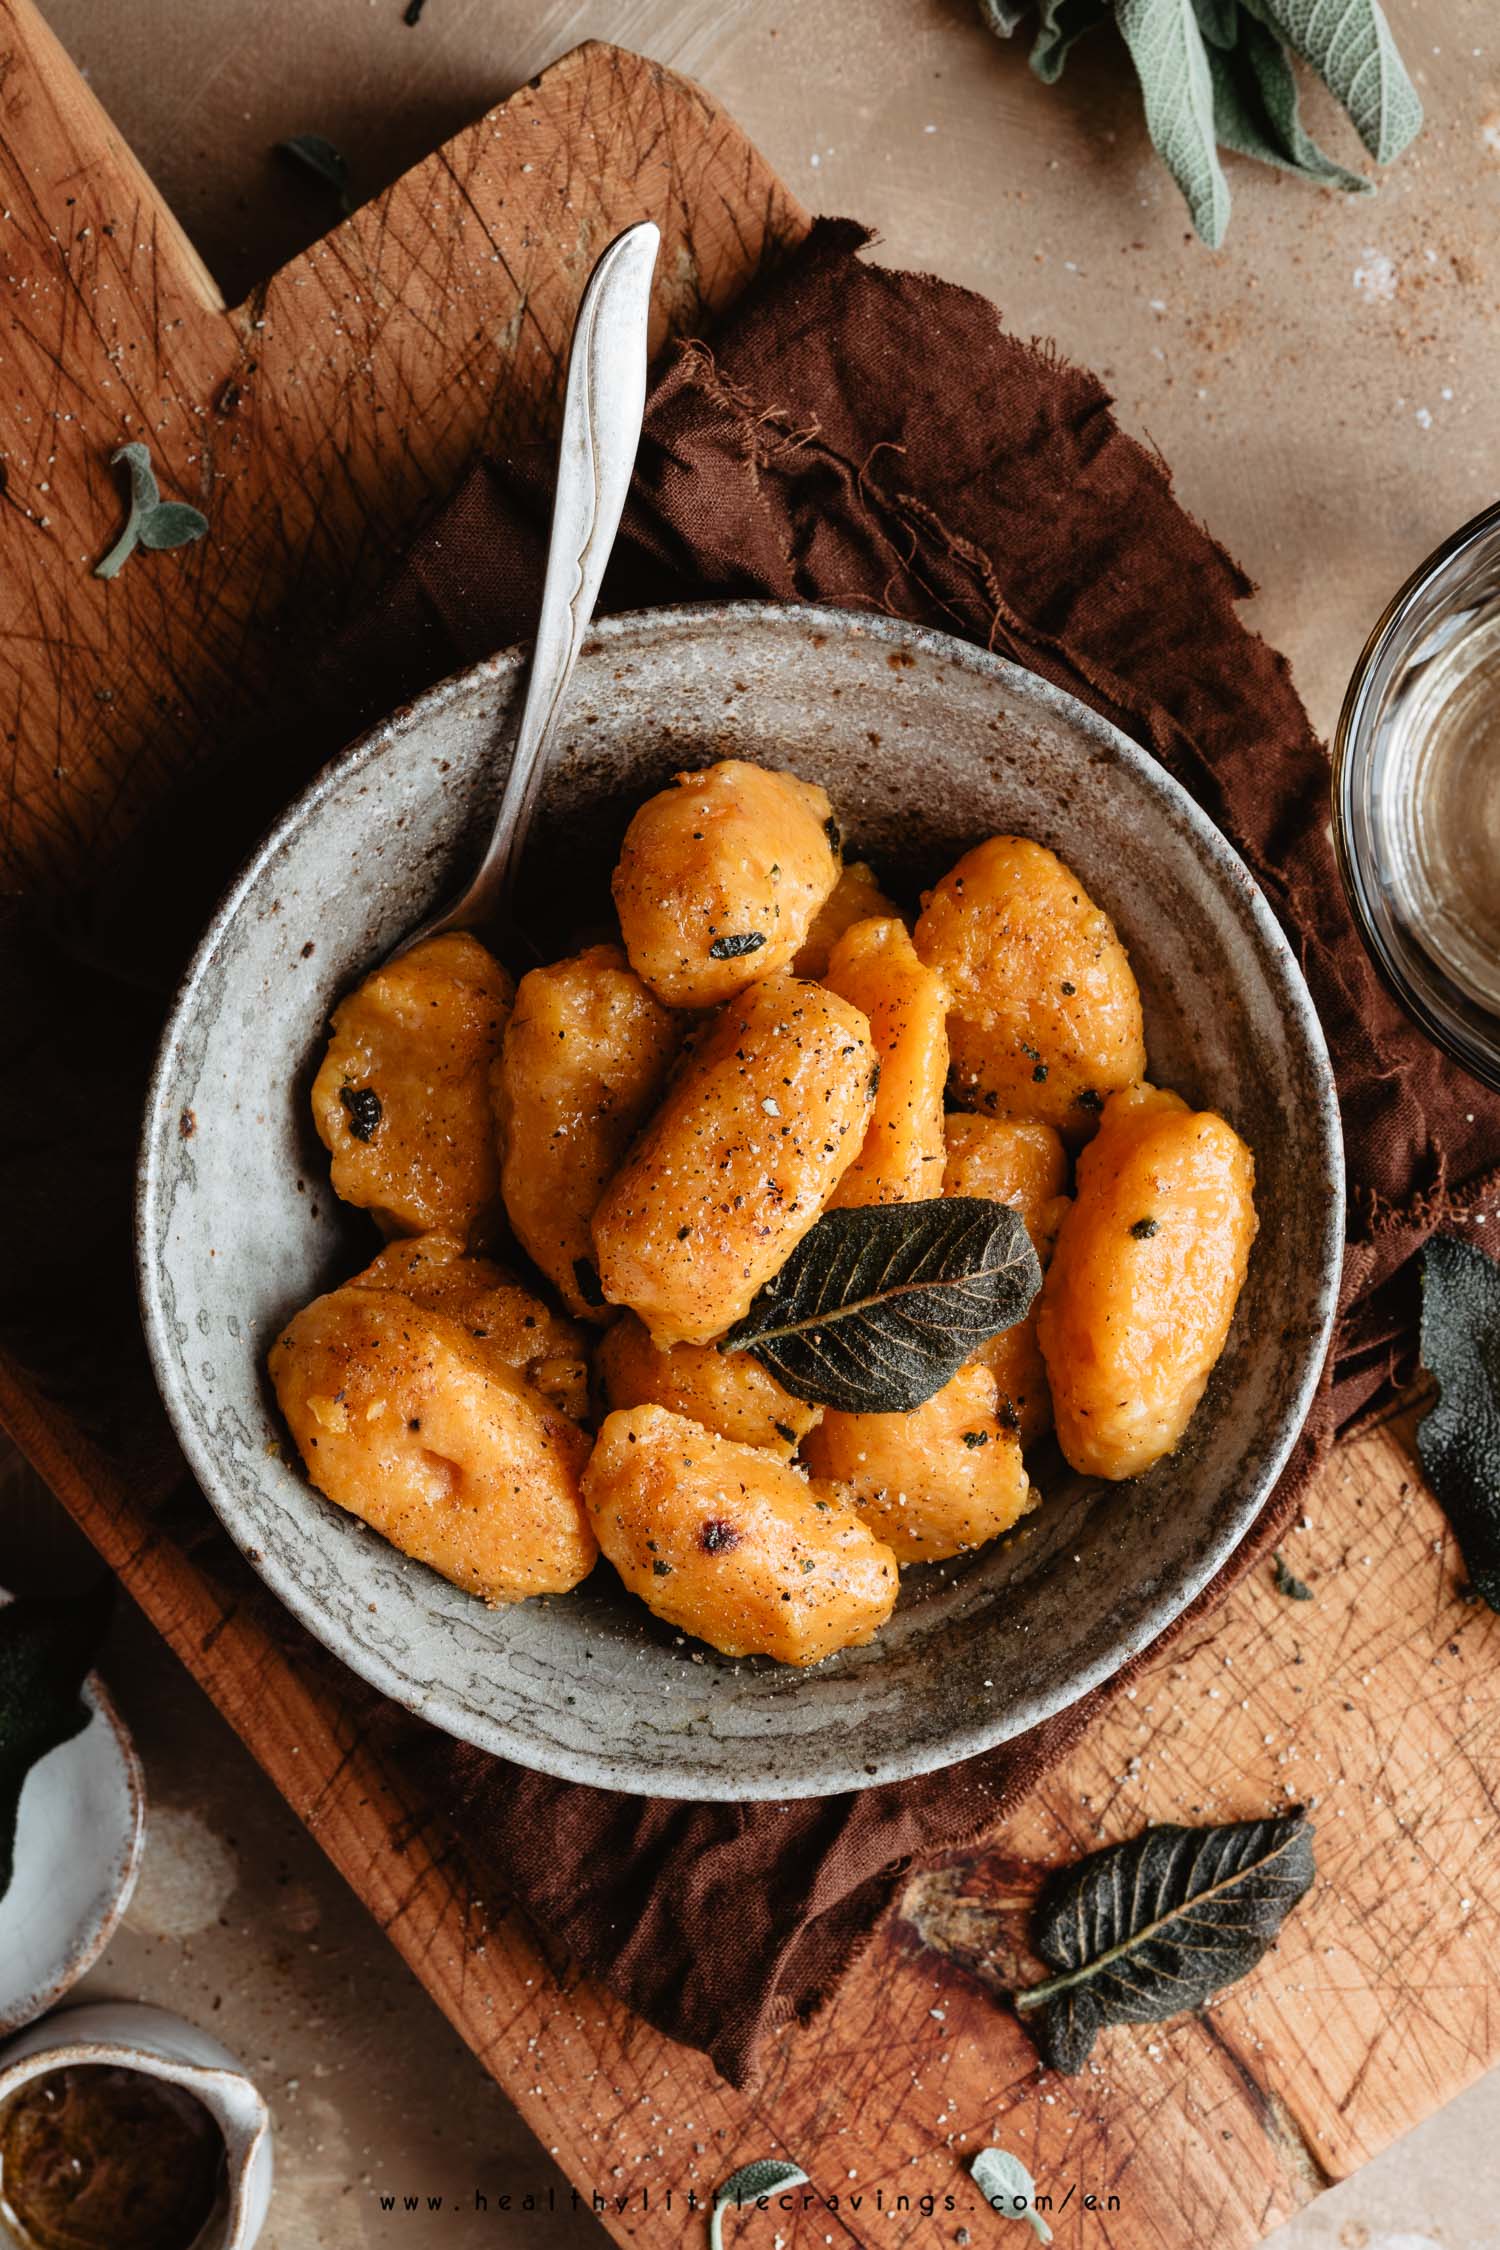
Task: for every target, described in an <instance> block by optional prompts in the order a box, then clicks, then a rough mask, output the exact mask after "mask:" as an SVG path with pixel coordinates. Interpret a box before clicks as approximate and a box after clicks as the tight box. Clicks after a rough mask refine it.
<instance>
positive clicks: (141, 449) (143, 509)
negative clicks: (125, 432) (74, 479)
mask: <svg viewBox="0 0 1500 2250" xmlns="http://www.w3.org/2000/svg"><path fill="white" fill-rule="evenodd" d="M109 461H110V467H111V468H115V467H117V466H118V464H119V463H120V462H121V461H123V462H124V463H125V464H126V466H127V468H128V469H129V471H130V514H129V515H128V516H127V517H126V519H125V529H124V530H123V531H122V532H121V534H120V536H119V538H118V539H117V540H116V541H115V544H114V545H113V546H112V547H111V548H110V550H109V553H108V554H107V555H106V556H105V558H104V560H103V562H102V563H100V564H98V566H97V567H96V569H95V571H94V576H95V577H96V578H113V577H114V576H115V574H116V572H117V571H119V570H120V569H121V567H122V566H123V565H124V563H125V562H126V561H127V560H128V559H129V557H130V556H131V555H132V554H134V552H135V550H136V548H137V547H138V546H140V547H149V548H151V549H153V550H160V549H162V548H167V547H186V546H188V545H190V544H191V542H192V541H193V540H194V539H201V538H202V537H203V534H204V532H205V531H207V529H208V518H207V516H205V515H204V514H203V513H202V511H201V510H200V509H197V508H190V507H189V506H188V504H187V502H186V501H185V500H163V498H162V496H161V493H160V492H159V491H158V489H157V484H156V471H155V470H154V469H153V468H152V466H151V453H150V449H149V448H148V447H146V446H144V445H141V444H139V443H136V444H134V445H122V446H121V447H120V449H119V451H118V452H116V453H112V454H111V455H110V457H109Z"/></svg>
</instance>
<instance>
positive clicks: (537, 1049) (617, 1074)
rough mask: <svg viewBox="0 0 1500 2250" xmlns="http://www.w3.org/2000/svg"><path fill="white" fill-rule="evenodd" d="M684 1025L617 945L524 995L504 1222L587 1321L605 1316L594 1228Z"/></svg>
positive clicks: (510, 1086) (519, 996)
mask: <svg viewBox="0 0 1500 2250" xmlns="http://www.w3.org/2000/svg"><path fill="white" fill-rule="evenodd" d="M681 1022H682V1019H681V1018H680V1017H675V1016H673V1015H671V1014H670V1013H669V1012H668V1011H667V1009H665V1008H664V1007H662V1005H661V1003H660V1002H659V1001H658V1000H656V999H654V998H653V996H652V995H651V993H649V992H648V991H647V989H646V987H645V985H643V984H642V982H641V980H640V978H639V977H638V976H637V975H636V974H635V971H634V970H633V969H632V968H631V967H630V965H629V963H628V962H627V960H626V958H625V956H624V954H623V953H622V952H621V950H620V948H619V947H618V946H616V945H593V946H590V947H589V948H588V949H587V951H586V952H583V953H577V954H574V955H573V956H572V957H571V958H570V959H569V960H566V961H557V962H554V963H553V965H552V966H551V967H550V968H544V969H533V970H531V971H530V973H529V974H528V975H526V976H524V977H522V979H521V982H520V984H519V985H518V986H517V988H516V1000H515V1006H514V1008H513V1009H512V1010H511V1016H510V1021H509V1023H508V1024H507V1025H506V1029H505V1042H504V1045H503V1047H502V1048H501V1052H500V1057H499V1060H498V1061H497V1062H496V1064H495V1068H494V1080H493V1084H494V1101H495V1120H496V1124H497V1127H498V1129H499V1135H500V1152H501V1163H500V1186H501V1192H502V1194H503V1195H504V1198H505V1213H506V1217H507V1218H508V1219H509V1220H510V1223H511V1226H512V1227H513V1228H514V1230H515V1236H516V1240H517V1241H518V1242H519V1243H520V1245H521V1247H522V1249H523V1250H524V1251H526V1253H527V1255H528V1256H529V1257H531V1258H533V1259H534V1260H535V1262H536V1264H537V1265H538V1266H539V1267H540V1268H541V1270H542V1272H543V1273H544V1274H545V1275H546V1276H547V1279H548V1280H549V1281H550V1282H551V1284H552V1286H553V1288H554V1289H555V1290H556V1291H557V1293H558V1295H559V1296H560V1297H561V1298H562V1301H563V1303H564V1304H565V1305H566V1306H567V1308H568V1310H569V1311H570V1312H571V1313H574V1314H576V1315H577V1316H578V1318H580V1319H582V1320H599V1319H602V1318H605V1317H607V1314H606V1310H605V1308H604V1306H603V1303H602V1300H601V1298H600V1294H599V1288H598V1283H597V1280H596V1279H595V1276H594V1270H593V1264H594V1243H593V1236H592V1234H591V1232H590V1221H591V1220H592V1218H593V1216H594V1211H595V1208H596V1206H597V1204H598V1202H599V1198H600V1196H601V1195H602V1194H603V1192H604V1189H605V1187H606V1185H607V1184H608V1182H609V1180H610V1178H611V1177H612V1176H613V1174H614V1173H615V1172H616V1171H618V1169H619V1167H620V1165H621V1163H622V1162H623V1160H624V1157H625V1153H626V1150H627V1149H628V1148H629V1147H630V1144H631V1142H632V1140H633V1139H634V1138H635V1135H636V1133H637V1131H638V1130H639V1128H640V1126H641V1125H642V1124H644V1122H645V1120H646V1118H647V1117H648V1116H649V1114H650V1112H651V1111H652V1109H653V1108H654V1107H655V1105H656V1102H657V1099H658V1097H659V1096H660V1094H661V1090H662V1087H663V1085H664V1084H665V1083H666V1077H667V1072H668V1070H669V1068H670V1067H671V1062H672V1058H673V1056H674V1054H675V1053H676V1051H677V1043H678V1039H679V1037H680V1035H681Z"/></svg>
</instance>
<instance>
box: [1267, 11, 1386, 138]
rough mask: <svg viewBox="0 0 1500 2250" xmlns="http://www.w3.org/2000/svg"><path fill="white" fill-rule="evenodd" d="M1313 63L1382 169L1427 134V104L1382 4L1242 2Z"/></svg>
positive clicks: (1293, 48) (1307, 60)
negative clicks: (1408, 69)
mask: <svg viewBox="0 0 1500 2250" xmlns="http://www.w3.org/2000/svg"><path fill="white" fill-rule="evenodd" d="M1242 4H1243V5H1244V6H1246V7H1247V8H1249V9H1250V10H1251V11H1252V12H1253V13H1254V14H1255V15H1258V16H1259V17H1260V18H1261V19H1262V21H1263V22H1265V23H1267V24H1269V25H1270V27H1271V29H1272V31H1274V32H1275V33H1276V34H1277V36H1278V37H1279V38H1281V39H1282V40H1284V41H1285V43H1286V44H1287V46H1288V47H1290V48H1291V49H1292V50H1293V52H1294V53H1296V54H1299V55H1300V56H1301V57H1302V59H1303V61H1304V62H1306V63H1310V64H1311V66H1312V68H1313V69H1314V70H1315V71H1316V72H1317V74H1318V76H1319V77H1320V78H1321V79H1322V81H1323V83H1324V85H1325V86H1326V87H1327V88H1328V91H1329V92H1330V93H1331V94H1332V95H1333V96H1334V99H1335V100H1336V101H1339V102H1341V103H1342V104H1343V106H1344V108H1345V109H1346V110H1347V111H1348V113H1349V122H1350V124H1351V125H1352V126H1353V127H1354V130H1355V132H1356V133H1358V135H1359V137H1360V139H1361V140H1362V141H1363V142H1364V144H1365V147H1366V148H1367V149H1368V150H1369V152H1370V154H1371V155H1372V156H1373V157H1374V159H1375V161H1376V163H1377V164H1389V163H1390V161H1391V158H1392V157H1393V156H1399V155H1400V154H1401V151H1402V150H1403V149H1404V148H1405V147H1406V146H1407V145H1408V143H1409V142H1411V141H1413V140H1414V139H1415V138H1416V136H1417V134H1418V133H1419V132H1420V131H1421V129H1422V104H1421V101H1420V100H1419V98H1418V95H1417V90H1416V88H1415V86H1413V84H1412V82H1411V80H1410V78H1408V76H1407V74H1406V66H1405V64H1404V63H1403V62H1402V60H1401V57H1400V55H1399V53H1398V52H1397V49H1396V42H1395V40H1394V39H1393V38H1392V37H1391V27H1390V25H1389V24H1388V23H1387V22H1386V20H1385V17H1384V15H1383V14H1382V13H1381V10H1380V6H1379V0H1338V5H1337V6H1334V7H1330V6H1329V4H1328V0H1242Z"/></svg>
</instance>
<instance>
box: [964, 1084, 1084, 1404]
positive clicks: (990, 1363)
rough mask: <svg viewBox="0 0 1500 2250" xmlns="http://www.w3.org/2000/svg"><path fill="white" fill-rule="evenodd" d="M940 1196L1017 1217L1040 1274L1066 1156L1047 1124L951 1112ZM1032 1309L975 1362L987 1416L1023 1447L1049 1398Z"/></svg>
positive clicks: (1060, 1200) (1063, 1205)
mask: <svg viewBox="0 0 1500 2250" xmlns="http://www.w3.org/2000/svg"><path fill="white" fill-rule="evenodd" d="M946 1132H947V1143H948V1162H947V1168H946V1170H945V1172H944V1175H943V1191H944V1193H945V1194H947V1195H977V1196H983V1197H985V1198H986V1199H987V1200H988V1201H990V1202H992V1203H1008V1204H1010V1205H1011V1207H1012V1208H1013V1209H1014V1210H1017V1211H1019V1212H1020V1214H1021V1217H1022V1218H1023V1219H1024V1220H1025V1222H1026V1231H1027V1233H1028V1234H1029V1235H1030V1236H1031V1241H1032V1247H1033V1248H1034V1249H1035V1251H1036V1254H1037V1257H1038V1259H1039V1261H1040V1263H1041V1266H1042V1270H1043V1271H1044V1272H1045V1271H1046V1267H1047V1262H1048V1260H1049V1259H1050V1258H1051V1256H1052V1246H1053V1244H1054V1243H1055V1241H1056V1240H1057V1230H1058V1228H1059V1227H1060V1226H1061V1225H1062V1222H1063V1215H1064V1213H1065V1212H1066V1211H1067V1209H1068V1204H1069V1198H1068V1196H1067V1194H1066V1193H1065V1190H1066V1188H1067V1184H1068V1155H1067V1150H1066V1149H1065V1148H1064V1147H1063V1144H1062V1141H1061V1140H1060V1138H1059V1137H1058V1135H1057V1134H1056V1133H1055V1132H1054V1131H1053V1129H1052V1127H1051V1126H1050V1125H1043V1124H1040V1123H1039V1122H1038V1121H1037V1120H1036V1119H1035V1118H1029V1117H974V1116H970V1115H967V1114H965V1113H963V1112H958V1111H955V1112H954V1113H953V1115H951V1116H950V1117H949V1118H948V1120H947V1126H946ZM1036 1323H1037V1308H1036V1306H1035V1305H1033V1306H1032V1308H1031V1311H1030V1312H1029V1313H1027V1314H1026V1316H1025V1318H1024V1319H1022V1320H1018V1321H1017V1322H1016V1323H1015V1325H1014V1327H1011V1328H1002V1329H1001V1331H1000V1333H999V1335H998V1336H992V1337H991V1338H990V1340H989V1342H988V1343H987V1344H984V1345H982V1346H981V1347H980V1350H979V1351H978V1353H977V1354H976V1357H977V1358H978V1359H979V1360H980V1361H981V1363H982V1364H983V1365H984V1366H986V1367H987V1368H988V1369H989V1371H990V1373H991V1374H992V1375H993V1376H994V1378H995V1390H996V1397H997V1404H996V1408H995V1411H996V1413H997V1414H998V1415H999V1417H1000V1419H1001V1421H1002V1422H1004V1423H1005V1424H1006V1425H1007V1426H1008V1427H1010V1428H1012V1429H1014V1431H1015V1432H1016V1435H1017V1436H1018V1437H1019V1438H1020V1440H1021V1443H1022V1445H1023V1446H1025V1445H1032V1444H1034V1443H1035V1442H1036V1440H1037V1439H1038V1438H1039V1437H1044V1436H1045V1435H1046V1433H1047V1431H1048V1430H1050V1429H1051V1427H1052V1394H1051V1392H1050V1391H1049V1390H1048V1388H1047V1369H1046V1366H1045V1363H1044V1362H1043V1359H1042V1350H1041V1346H1040V1344H1039V1343H1038V1342H1037V1334H1036Z"/></svg>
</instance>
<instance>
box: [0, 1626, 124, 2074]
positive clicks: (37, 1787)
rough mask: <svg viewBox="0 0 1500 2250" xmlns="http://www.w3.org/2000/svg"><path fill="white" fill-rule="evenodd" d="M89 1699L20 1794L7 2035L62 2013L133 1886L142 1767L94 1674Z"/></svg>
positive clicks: (2, 1993) (4, 1913)
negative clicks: (83, 1716)
mask: <svg viewBox="0 0 1500 2250" xmlns="http://www.w3.org/2000/svg"><path fill="white" fill-rule="evenodd" d="M9 1599H10V1596H9V1595H8V1594H0V1603H4V1602H8V1601H9ZM83 1700H84V1702H85V1703H86V1704H87V1705H88V1709H89V1722H88V1725H87V1726H86V1727H84V1728H83V1730H82V1732H81V1733H79V1734H75V1735H74V1736H73V1738H72V1740H71V1741H69V1742H63V1743H59V1745H58V1747H57V1748H56V1749H55V1750H49V1751H48V1752H47V1754H46V1756H45V1757H44V1758H39V1759H38V1760H37V1762H36V1764H35V1765H34V1766H33V1767H32V1769H31V1771H30V1773H29V1774H28V1775H27V1776H26V1781H25V1786H24V1787H23V1789H22V1791H21V1809H20V1817H19V1819H18V1820H17V1823H16V1864H15V1874H14V1876H13V1877H12V1880H11V1885H10V1889H9V1890H8V1891H7V1892H6V1894H5V1896H4V1898H3V1899H0V2037H3V2036H4V2035H5V2034H6V2033H8V2032H12V2031H16V2030H19V2028H20V2027H21V2025H22V2024H26V2023H30V2022H31V2020H32V2018H33V2017H34V2016H39V2015H41V2014H42V2013H43V2011H44V2010H45V2009H47V2008H52V2007H55V2006H56V2005H57V2002H58V2001H59V2000H60V1999H61V1998H62V1996H63V1994H64V1993H65V1992H67V1991H68V1990H69V1989H70V1988H71V1987H72V1986H73V1985H75V1984H76V1983H77V1982H78V1979H79V1978H80V1977H81V1976H82V1975H83V1974H84V1972H85V1970H86V1969H89V1968H91V1967H92V1966H93V1964H94V1962H95V1961H97V1960H98V1958H99V1955H100V1954H101V1953H102V1952H103V1951H104V1948H105V1946H106V1945H107V1944H108V1943H109V1940H110V1937H111V1935H112V1933H113V1931H114V1928H115V1924H116V1923H117V1922H118V1921H119V1919H120V1916H121V1915H122V1914H123V1913H124V1911H125V1909H126V1907H127V1906H128V1905H129V1903H130V1894H131V1892H132V1891H133V1890H134V1889H135V1879H136V1874H137V1872H138V1870H139V1868H140V1861H141V1844H142V1840H143V1836H144V1832H145V1818H146V1793H145V1785H144V1783H143V1781H142V1779H141V1768H140V1761H139V1759H138V1758H137V1757H136V1754H135V1748H134V1745H133V1744H132V1742H131V1740H130V1737H129V1735H128V1734H127V1733H126V1731H125V1726H124V1722H123V1721H122V1720H121V1718H120V1715H119V1713H118V1712H117V1711H116V1709H115V1707H114V1705H113V1703H111V1701H110V1699H109V1697H108V1695H107V1694H106V1693H105V1691H104V1689H103V1687H102V1686H101V1685H100V1683H99V1681H98V1680H97V1679H95V1678H94V1677H93V1676H92V1675H90V1677H89V1679H88V1680H87V1681H86V1682H85V1683H84V1688H83Z"/></svg>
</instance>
